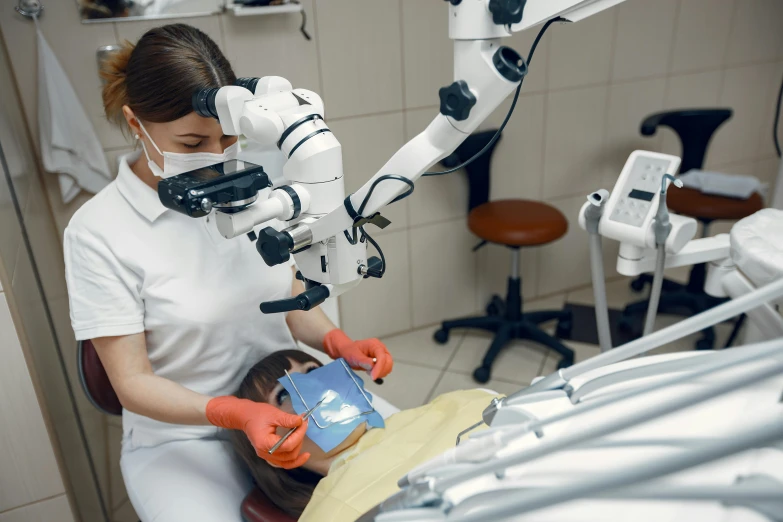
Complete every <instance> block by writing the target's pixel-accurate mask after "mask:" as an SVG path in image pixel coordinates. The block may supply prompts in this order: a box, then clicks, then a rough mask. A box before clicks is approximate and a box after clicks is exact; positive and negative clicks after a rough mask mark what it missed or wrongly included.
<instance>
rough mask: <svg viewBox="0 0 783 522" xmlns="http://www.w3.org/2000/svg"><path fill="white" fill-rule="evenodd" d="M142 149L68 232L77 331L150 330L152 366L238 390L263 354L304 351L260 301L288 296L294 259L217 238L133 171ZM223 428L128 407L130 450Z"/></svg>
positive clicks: (209, 223)
mask: <svg viewBox="0 0 783 522" xmlns="http://www.w3.org/2000/svg"><path fill="white" fill-rule="evenodd" d="M138 154H139V153H138V152H136V153H134V154H130V155H127V156H125V157H124V158H122V159H121V161H120V169H119V174H118V176H117V179H116V180H115V181H114V182H112V183H111V184H110V185H109V186H108V187H106V188H105V189H104V190H102V191H101V192H100V193H98V194H97V195H96V196H95V197H94V198H92V199H91V200H90V201H88V202H87V203H86V204H85V205H84V206H83V207H82V208H81V209H79V211H78V212H77V213H76V214H75V215H74V216H73V218H72V219H71V222H70V223H69V225H68V228H66V230H65V240H64V247H65V267H66V279H67V283H68V294H69V297H70V305H71V322H72V325H73V329H74V332H75V333H76V338H77V339H79V340H84V339H95V338H97V337H106V336H120V335H130V334H136V333H141V332H144V333H145V336H146V341H147V352H148V356H149V359H150V362H151V363H152V368H153V370H154V372H155V374H156V375H159V376H161V377H165V378H167V379H170V380H172V381H174V382H177V383H179V384H181V385H183V386H185V387H186V388H189V389H191V390H193V391H196V392H199V393H203V394H205V395H210V396H220V395H227V394H231V393H233V392H234V391H236V389H237V388H238V386H239V383H240V382H241V381H242V379H243V378H244V376H245V375H246V373H247V371H248V370H249V369H250V367H251V366H253V365H254V364H255V363H256V362H258V361H259V360H260V359H261V358H263V357H264V356H265V355H267V354H269V353H271V352H273V351H277V350H282V349H288V348H296V344H295V341H294V339H293V337H292V336H291V333H290V331H289V329H288V326H287V325H286V322H285V315H284V314H273V315H264V314H262V313H261V311H260V310H259V304H260V303H261V302H262V301H269V300H273V299H281V298H285V297H288V296H290V294H291V284H292V273H291V265H290V264H285V265H280V266H276V267H271V268H270V267H268V266H267V265H266V264H265V263H264V261H263V259H261V256H260V255H259V254H258V252H257V251H256V248H255V244H254V243H253V242H251V241H250V240H249V239H247V238H245V237H238V238H234V239H231V240H228V239H225V238H223V237H222V236H220V234H219V233H218V231H217V228H216V226H215V222H214V219H212V216H209V217H207V218H200V219H193V218H190V217H188V216H185V215H183V214H179V213H177V212H174V211H172V210H169V209H166V208H165V207H164V206H163V205H162V204H161V203H160V201H159V200H158V195H157V193H156V192H155V191H154V190H153V189H152V188H150V187H149V186H148V185H146V184H144V182H142V181H141V180H140V179H139V178H138V177H137V176H136V175H135V174H134V173H133V172H132V171H131V169H130V167H129V163H132V162H133V161H135V159H136V158H138ZM265 225H266V224H265ZM272 225H273V226H274V224H272ZM262 226H264V225H262ZM217 430H218V428H215V427H212V426H177V425H173V424H167V423H163V422H158V421H155V420H152V419H150V418H147V417H142V416H140V415H137V414H134V413H131V412H129V411H127V410H125V411H123V431H124V434H125V437H124V440H125V443H126V444H130V448H129V449H135V448H137V447H147V446H154V445H157V444H161V443H164V442H168V441H172V440H184V439H193V438H202V437H209V436H214V435H216V433H217Z"/></svg>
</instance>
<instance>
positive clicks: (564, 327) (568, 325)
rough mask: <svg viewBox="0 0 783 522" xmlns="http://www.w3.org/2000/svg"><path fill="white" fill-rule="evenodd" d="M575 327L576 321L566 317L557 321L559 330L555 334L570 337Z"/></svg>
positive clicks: (560, 336)
mask: <svg viewBox="0 0 783 522" xmlns="http://www.w3.org/2000/svg"><path fill="white" fill-rule="evenodd" d="M573 327H574V323H573V321H572V320H571V319H564V320H562V321H560V322H558V323H557V331H556V332H555V334H556V335H557V337H559V338H561V339H562V338H564V337H568V336H569V335H571V329H572V328H573Z"/></svg>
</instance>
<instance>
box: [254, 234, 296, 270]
mask: <svg viewBox="0 0 783 522" xmlns="http://www.w3.org/2000/svg"><path fill="white" fill-rule="evenodd" d="M292 248H294V240H293V238H292V237H291V235H290V234H289V233H288V232H278V231H277V230H275V229H274V228H272V227H266V228H265V229H263V230H262V231H261V232H260V233H259V235H258V241H256V250H258V253H259V254H261V257H263V258H264V262H265V263H266V264H267V265H269V266H276V265H279V264H281V263H285V262H286V261H288V260H289V259H291V253H290V252H291V249H292Z"/></svg>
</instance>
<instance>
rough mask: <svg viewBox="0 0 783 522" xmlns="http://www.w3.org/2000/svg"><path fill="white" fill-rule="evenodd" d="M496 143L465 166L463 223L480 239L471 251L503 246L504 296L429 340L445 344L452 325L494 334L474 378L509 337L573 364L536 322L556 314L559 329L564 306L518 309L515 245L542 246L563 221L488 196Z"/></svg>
mask: <svg viewBox="0 0 783 522" xmlns="http://www.w3.org/2000/svg"><path fill="white" fill-rule="evenodd" d="M494 135H495V129H491V130H486V131H483V132H479V133H476V134H473V135H471V136H469V137H468V138H467V139H466V140H465V141H464V142H463V143H462V145H460V146H459V147H458V148H457V150H456V151H454V153H453V154H451V155H450V156H447V157H446V158H444V159H443V161H442V164H443V165H444V166H445V167H446V168H451V167H454V166H456V165H458V164H460V163H462V162H464V161H466V160H467V159H469V158H472V157H473V156H474V155H475V154H476V153H478V152H479V151H481V150H482V149H483V148H484V147H485V146H486V145H487V143H489V141H490V140H491V139H492V137H493V136H494ZM495 145H497V142H495V144H494V145H493V146H492V147H490V148H489V149H488V150H487V151H486V152H485V153H484V154H482V155H481V156H480V157H478V158H476V160H475V161H474V162H473V163H471V164H470V165H468V166H467V167H465V170H466V171H467V174H468V184H469V187H470V188H469V203H468V209H469V214H468V228H470V231H471V232H473V234H475V235H476V236H478V237H479V239H481V243H480V244H479V245H478V246H476V247H475V248H474V251H475V250H477V249H479V248H481V247H482V246H484V245H485V244H486V243H495V244H497V245H503V246H505V247H506V248H508V249H509V250H510V251H511V273H510V274H509V277H508V288H507V291H506V296H505V299H504V298H501V297H500V296H498V295H495V296H493V297H492V299H491V300H490V302H489V304H488V305H487V308H486V315H484V316H481V317H468V318H464V319H455V320H451V321H444V322H443V323H442V324H441V328H440V329H439V330H438V331H436V332H435V335H434V338H435V341H436V342H438V343H440V344H445V343H446V342H448V339H449V331H450V330H451V329H452V328H468V329H477V330H484V331H489V332H493V333H494V334H495V337H494V339H493V340H492V344H491V345H490V346H489V348H488V350H487V352H486V354H485V355H484V360H483V361H482V363H481V366H479V367H478V368H476V370H475V371H474V372H473V378H474V379H475V380H476V381H477V382H479V383H485V382H487V381H489V378H490V374H491V372H492V364H493V363H494V361H495V358H497V356H498V355H499V354H500V352H501V351H502V350H503V348H504V347H505V345H506V344H508V342H509V341H510V340H512V339H530V340H532V341H535V342H536V343H539V344H542V345H544V346H545V347H546V348H548V349H550V350H553V351H555V352H557V353H558V354H559V355H560V356H561V360H560V363H559V366H558V367H559V368H565V367H568V366H570V365H572V364H573V363H574V352H573V351H572V350H571V349H569V348H568V347H566V346H565V345H564V344H563V343H562V342H560V340H558V339H556V338H555V337H553V336H551V335H549V334H548V333H546V332H545V331H544V330H543V329H541V328H540V327H539V326H538V325H539V324H541V323H544V322H547V321H552V320H554V319H557V320H559V321H560V324H561V326H562V327H563V328H566V329H568V328H569V327H568V326H566V325H567V324H568V323H569V322H570V320H571V312H570V311H566V310H545V311H535V312H527V313H523V306H522V304H523V303H522V279H521V277H520V275H519V249H520V248H523V247H534V246H542V245H545V244H547V243H551V242H553V241H557V240H558V239H560V238H561V237H563V236H564V235H565V233H566V231H568V220H566V218H565V216H563V214H562V213H561V212H560V211H559V210H557V209H556V208H555V207H553V206H551V205H548V204H546V203H543V202H540V201H531V200H526V199H503V200H498V201H489V183H490V163H491V161H492V153H493V151H494V150H495Z"/></svg>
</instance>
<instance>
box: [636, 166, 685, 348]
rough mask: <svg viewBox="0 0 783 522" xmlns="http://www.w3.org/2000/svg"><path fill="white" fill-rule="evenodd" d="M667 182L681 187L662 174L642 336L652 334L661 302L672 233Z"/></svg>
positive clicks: (678, 182) (654, 223) (672, 179)
mask: <svg viewBox="0 0 783 522" xmlns="http://www.w3.org/2000/svg"><path fill="white" fill-rule="evenodd" d="M667 181H671V182H672V183H674V185H675V186H676V187H678V188H681V187H682V181H680V180H678V179H675V178H674V176H672V175H670V174H664V175H663V179H661V192H660V197H659V198H658V210H657V211H656V212H655V220H654V221H653V226H652V228H653V233H654V234H655V249H656V251H657V255H656V258H655V273H654V274H653V282H652V285H651V287H650V301H649V304H648V305H647V318H646V319H645V321H644V330H643V332H642V335H648V334H650V333H652V331H653V329H654V328H655V316H656V315H658V302H659V301H660V300H661V288H662V287H663V269H664V267H665V265H666V240H667V239H669V234H670V233H671V231H672V224H671V220H670V219H669V209H668V208H667V207H666V189H667V188H668V183H667Z"/></svg>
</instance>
